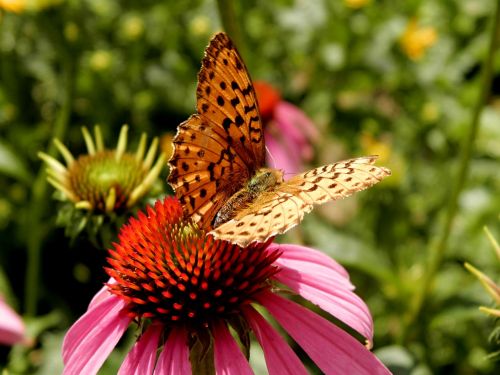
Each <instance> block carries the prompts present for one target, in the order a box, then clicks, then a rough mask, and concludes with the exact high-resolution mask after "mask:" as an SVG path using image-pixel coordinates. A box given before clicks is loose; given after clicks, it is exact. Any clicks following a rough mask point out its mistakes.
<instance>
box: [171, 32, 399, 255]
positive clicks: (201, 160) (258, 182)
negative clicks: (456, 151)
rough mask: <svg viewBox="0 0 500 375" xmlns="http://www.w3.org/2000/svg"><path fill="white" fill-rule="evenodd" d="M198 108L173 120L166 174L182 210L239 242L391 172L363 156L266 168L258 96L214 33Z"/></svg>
mask: <svg viewBox="0 0 500 375" xmlns="http://www.w3.org/2000/svg"><path fill="white" fill-rule="evenodd" d="M196 96H197V112H198V113H197V114H194V115H192V116H191V117H190V118H189V119H188V120H187V121H185V122H183V123H182V124H181V125H179V127H178V131H177V135H176V136H175V138H174V141H173V143H174V153H173V155H172V157H171V159H170V160H169V165H170V175H169V178H168V181H169V183H170V185H171V186H172V188H173V189H174V190H175V194H176V196H177V197H178V198H179V200H180V202H181V204H182V206H183V210H184V215H185V217H186V218H188V219H191V220H192V221H193V222H194V223H196V224H197V225H198V226H199V227H200V228H202V229H204V230H206V231H207V232H209V233H210V234H212V235H213V236H214V237H216V238H219V239H223V240H227V241H230V242H232V243H236V244H238V245H240V246H246V245H248V244H249V243H251V242H255V241H258V242H265V241H267V240H268V239H269V238H270V237H272V236H274V235H276V234H280V233H284V232H286V231H287V230H288V229H290V228H292V227H293V226H295V225H297V224H298V223H299V222H300V221H301V220H302V218H303V216H304V214H306V213H307V212H309V211H311V210H312V208H313V206H314V205H315V204H322V203H325V202H328V201H332V200H336V199H341V198H345V197H347V196H349V195H351V194H353V193H355V192H357V191H361V190H364V189H366V188H368V187H370V186H372V185H374V184H376V183H377V182H379V181H381V180H382V179H383V178H385V177H387V176H389V175H390V174H391V172H390V171H389V170H388V169H386V168H383V167H377V166H375V165H374V163H375V160H376V159H377V156H365V157H359V158H355V159H348V160H343V161H340V162H336V163H332V164H328V165H324V166H321V167H318V168H315V169H312V170H310V171H307V172H304V173H301V174H298V175H296V176H293V177H292V178H290V179H288V180H287V181H284V180H283V172H282V171H280V170H276V169H269V168H265V167H264V164H265V150H266V148H265V144H264V129H263V125H262V121H261V118H260V114H259V108H258V103H257V97H256V95H255V91H254V88H253V85H252V81H251V79H250V76H249V74H248V71H247V69H246V67H245V64H244V62H243V60H242V58H241V56H240V55H239V53H238V51H237V50H236V48H235V46H234V44H233V43H232V42H231V40H230V39H229V37H228V36H227V35H226V34H224V33H218V34H217V35H215V37H214V38H213V39H212V40H211V42H210V44H209V46H208V47H207V49H206V50H205V57H204V58H203V60H202V67H201V70H200V72H199V74H198V87H197V90H196Z"/></svg>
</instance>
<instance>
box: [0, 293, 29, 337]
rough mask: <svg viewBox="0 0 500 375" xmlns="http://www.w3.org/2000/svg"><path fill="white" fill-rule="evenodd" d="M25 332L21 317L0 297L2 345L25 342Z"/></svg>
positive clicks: (0, 335) (0, 334)
mask: <svg viewBox="0 0 500 375" xmlns="http://www.w3.org/2000/svg"><path fill="white" fill-rule="evenodd" d="M25 331H26V329H25V327H24V323H23V321H22V320H21V317H20V316H19V315H17V314H16V312H15V311H14V310H12V308H11V307H10V306H9V305H7V304H6V303H5V302H4V300H3V298H1V297H0V344H5V345H14V344H17V343H19V342H21V341H23V339H24V336H25Z"/></svg>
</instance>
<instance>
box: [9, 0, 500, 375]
mask: <svg viewBox="0 0 500 375" xmlns="http://www.w3.org/2000/svg"><path fill="white" fill-rule="evenodd" d="M21 3H24V2H21ZM2 4H3V2H2V1H0V6H1V5H2ZM25 4H28V5H26V7H22V9H20V10H19V12H10V11H7V10H5V9H3V10H2V9H0V249H1V250H0V265H1V269H2V271H0V272H3V273H5V280H6V281H5V284H6V285H5V287H3V288H2V293H3V294H6V295H7V299H8V300H9V302H11V303H12V305H14V306H15V307H17V309H18V311H20V312H26V306H27V305H29V303H30V301H29V298H30V297H29V293H26V291H25V288H26V282H27V281H26V280H28V279H29V276H28V277H27V278H26V280H25V277H26V276H27V275H26V272H30V271H29V270H28V271H27V268H26V264H27V262H28V261H29V260H30V257H32V255H33V251H27V249H28V247H29V246H31V248H32V249H35V251H39V253H40V256H41V257H40V262H39V263H37V262H35V263H37V264H35V266H36V267H38V269H39V270H40V275H39V277H38V278H37V277H35V279H38V284H37V285H38V288H39V290H38V293H35V294H34V295H35V296H36V295H37V294H38V297H39V298H37V301H35V306H36V314H34V316H30V317H27V318H26V321H27V323H28V326H29V329H30V334H31V335H32V337H34V338H35V343H34V344H33V347H30V348H22V347H15V348H14V349H12V351H10V352H9V350H8V349H7V348H0V367H1V366H2V365H8V367H9V369H10V370H11V371H12V372H13V373H37V374H53V373H57V372H60V369H61V363H60V342H61V339H62V336H63V335H64V332H65V330H66V329H67V328H68V327H69V326H70V325H71V323H72V322H74V321H75V319H76V318H77V317H78V316H80V315H81V314H82V313H83V311H84V310H85V309H86V306H87V304H88V302H89V301H90V298H91V296H92V295H93V294H94V293H95V292H96V291H97V290H98V288H100V286H101V285H102V283H103V282H105V281H106V276H105V274H104V271H103V270H102V266H103V265H104V264H105V257H106V253H105V251H103V250H102V249H98V248H95V247H94V246H93V245H92V243H91V242H90V241H89V240H88V239H85V238H82V239H80V241H78V242H77V243H75V244H73V245H71V246H70V245H69V243H68V240H67V238H66V237H65V236H64V232H63V230H62V229H59V228H57V226H56V216H57V209H58V204H57V202H56V201H55V200H53V199H51V197H50V196H51V194H52V193H53V189H52V188H50V187H47V186H46V184H45V182H44V179H45V176H44V174H43V173H44V171H43V169H44V167H43V166H42V163H41V161H40V160H39V159H38V158H37V157H36V155H37V152H38V151H39V150H44V151H48V152H52V153H54V150H53V146H51V142H52V138H53V137H54V136H55V135H57V136H58V137H60V138H61V139H62V140H63V141H64V143H65V144H66V145H67V146H68V147H69V148H70V149H71V150H72V151H73V152H74V153H75V154H76V155H78V153H79V152H83V149H84V142H83V139H82V137H81V135H80V127H81V126H82V125H87V126H91V125H94V124H100V125H101V127H102V129H103V135H104V138H105V139H106V140H107V141H108V143H112V140H113V139H115V138H114V137H117V135H118V131H119V128H120V126H121V125H122V124H123V123H128V124H129V125H130V127H131V131H130V137H131V138H133V137H136V141H137V140H138V137H139V135H140V133H141V132H142V131H147V132H148V133H149V134H150V136H153V135H158V136H163V135H165V134H168V133H172V132H174V131H175V128H176V126H177V125H178V124H179V123H180V122H181V121H183V120H184V119H186V118H187V117H188V116H189V115H190V114H191V113H193V112H194V108H195V91H196V74H197V71H198V69H199V66H200V59H201V57H202V52H203V50H204V47H205V46H206V45H207V43H208V40H209V39H210V37H211V35H212V34H213V33H214V32H215V31H217V30H220V29H221V24H220V21H219V14H218V11H217V7H216V3H215V1H209V0H206V1H202V0H197V1H184V2H182V1H168V0H166V1H162V2H158V1H152V0H146V1H142V2H133V1H120V2H119V1H100V0H66V1H63V0H61V1H56V2H54V1H40V2H35V1H33V2H29V1H28V2H27V3H25ZM494 5H495V2H494V1H493V0H444V1H433V0H412V1H405V2H400V1H391V0H385V1H375V0H373V1H354V0H350V1H349V0H344V1H335V0H317V1H310V2H309V1H302V0H279V1H274V2H267V1H261V0H253V1H248V2H243V1H242V2H238V3H236V4H235V6H236V11H237V15H238V21H239V24H240V27H241V31H242V35H243V41H242V43H243V44H244V45H242V46H241V48H240V49H241V50H242V53H243V54H244V58H245V61H246V63H247V66H248V68H249V70H250V72H251V74H252V77H253V78H254V79H264V80H267V81H268V82H270V83H272V84H273V85H275V86H276V87H278V88H279V89H280V90H281V92H282V94H283V96H284V97H285V98H286V99H287V100H288V101H290V102H293V103H295V104H296V105H298V106H300V107H301V108H302V109H303V110H304V111H305V112H306V113H308V115H309V116H310V117H311V118H312V119H313V120H314V121H315V123H316V124H317V126H318V128H319V129H320V131H321V133H322V137H321V141H320V142H318V143H317V144H316V145H315V149H316V160H315V162H314V165H320V164H323V163H328V162H331V161H333V160H337V159H340V158H343V157H351V156H357V155H362V154H370V153H375V154H380V155H381V158H380V160H381V162H380V164H382V165H385V166H387V167H389V168H391V169H392V171H393V176H392V177H391V178H389V179H387V181H386V182H383V183H382V184H380V185H379V186H376V187H375V188H373V189H370V190H369V191H367V192H364V193H361V194H358V196H355V197H352V198H349V199H348V200H346V201H342V202H338V203H334V204H331V205H327V206H325V207H322V208H321V209H318V210H316V212H315V213H314V214H311V215H309V216H308V217H307V218H306V219H305V220H304V223H303V225H301V226H300V228H299V229H297V230H295V231H293V232H291V233H290V234H288V235H287V236H286V237H284V238H283V239H280V240H282V241H284V242H292V241H293V242H297V241H302V242H304V243H305V244H308V245H310V246H313V247H315V248H318V249H321V250H323V251H325V252H326V253H328V254H329V255H331V256H332V257H334V258H335V259H336V260H338V261H339V262H340V263H342V264H343V265H345V266H346V267H347V268H348V270H349V271H350V273H351V276H352V278H353V281H354V284H355V285H356V286H357V292H358V294H359V295H360V296H361V297H362V298H363V299H365V300H366V301H367V303H368V305H369V307H370V309H371V311H372V313H373V315H374V319H375V333H376V337H375V351H376V353H378V354H379V355H380V357H381V358H382V359H383V360H384V361H385V363H387V364H388V365H390V366H391V369H392V370H393V371H394V372H395V373H397V374H431V373H432V374H434V373H436V374H449V373H454V374H493V373H498V372H497V371H499V369H500V367H499V365H498V363H497V362H494V361H492V360H490V359H488V358H487V355H488V353H490V352H493V351H495V350H498V339H496V342H491V343H490V342H489V341H488V336H489V335H490V333H491V332H492V331H493V330H494V326H495V322H494V320H493V319H491V318H488V317H485V316H483V315H482V314H481V313H480V312H479V311H478V309H477V307H478V306H479V305H485V306H488V305H491V300H490V299H489V297H488V296H487V294H486V293H485V292H484V291H483V290H482V289H481V286H480V284H479V283H478V282H477V281H476V280H475V278H474V277H473V276H472V275H470V274H469V273H468V272H466V271H465V270H464V268H463V262H464V261H468V262H470V263H473V264H474V265H475V266H476V267H478V268H479V269H482V270H483V271H484V272H485V273H487V274H489V275H490V276H492V277H495V276H496V277H497V279H498V275H499V274H500V272H499V269H498V262H496V260H495V258H494V255H493V254H492V252H491V251H490V248H489V244H488V240H487V238H486V237H485V236H484V234H483V233H482V230H481V229H482V227H483V226H485V225H487V226H488V227H489V228H490V230H491V231H492V232H493V234H494V235H495V237H497V238H499V237H500V226H499V221H498V215H499V213H500V195H499V194H498V191H499V188H500V174H499V173H498V169H499V158H500V125H499V124H500V54H497V56H496V59H495V63H494V71H495V75H494V79H493V87H492V95H491V96H490V97H489V98H488V101H487V103H486V106H485V108H484V111H483V113H482V117H481V129H480V133H479V135H478V138H477V140H476V142H475V146H476V147H475V150H474V155H473V158H472V160H471V169H470V174H469V179H468V181H467V183H466V187H465V190H464V191H463V193H462V194H461V196H460V200H459V212H458V215H457V217H456V219H455V220H454V223H453V227H452V233H451V237H450V242H449V246H448V251H447V253H446V257H445V260H444V262H443V263H442V264H441V267H440V269H439V273H438V275H437V277H436V278H435V279H434V282H433V283H432V286H431V289H430V292H429V295H428V296H427V298H426V300H425V304H424V306H423V310H422V311H421V313H420V314H419V316H418V319H417V321H415V322H414V323H413V324H412V326H411V327H405V326H404V324H405V318H406V316H407V314H408V309H409V306H410V305H411V303H412V299H413V298H414V295H415V293H416V289H417V288H418V287H419V286H420V284H421V278H422V275H423V273H424V271H425V267H426V262H427V261H428V257H429V252H428V250H429V247H430V244H431V243H432V241H433V240H434V239H435V238H436V235H437V233H438V232H439V231H440V230H442V220H443V212H444V210H445V207H446V205H447V204H448V198H449V196H450V192H451V190H452V184H454V183H455V182H454V181H455V180H454V178H456V172H457V162H458V155H459V153H460V151H461V148H462V142H463V138H464V137H465V135H466V134H467V133H466V131H467V127H468V126H469V125H470V121H471V117H472V108H473V107H474V105H475V102H476V101H477V96H478V93H479V90H480V87H479V70H480V69H479V68H480V65H481V62H482V60H483V59H484V56H485V55H486V50H487V48H488V32H487V31H488V26H489V25H490V21H491V20H490V18H491V16H492V14H493V13H494V12H493V9H494ZM412 22H414V25H416V28H417V29H416V31H415V30H414V32H413V34H412V35H410V37H408V34H406V35H407V38H403V36H404V35H405V32H407V33H408V27H409V25H410V24H411V23H412ZM418 30H420V33H419V32H418ZM410 31H411V30H410ZM415 32H416V34H415ZM402 38H403V39H402ZM403 40H404V41H403ZM405 43H410V45H409V46H408V44H406V45H405ZM415 49H417V52H416V53H417V55H419V54H420V55H421V56H417V57H415V54H413V55H412V54H411V53H409V52H408V51H414V53H415ZM419 49H420V50H419ZM37 176H38V177H37ZM165 177H166V172H164V175H163V178H165ZM165 188H166V186H165ZM32 235H36V237H35V238H36V239H37V243H36V244H35V245H33V244H31V245H29V244H28V242H29V237H30V236H32ZM37 247H38V249H37ZM35 275H36V274H35ZM7 280H8V282H7ZM31 303H33V301H31ZM28 310H29V309H28ZM31 315H33V314H31ZM403 332H407V334H404V333H403ZM497 332H498V330H497ZM497 336H498V335H497ZM124 350H125V349H124ZM120 355H121V353H119V351H116V352H115V353H114V355H113V357H112V358H110V360H109V361H108V364H107V365H106V368H105V369H104V370H103V373H114V372H116V368H117V366H119V363H120V358H121V357H120ZM256 356H257V359H256V360H257V361H259V357H258V353H257V354H256ZM260 360H261V361H262V359H261V358H260Z"/></svg>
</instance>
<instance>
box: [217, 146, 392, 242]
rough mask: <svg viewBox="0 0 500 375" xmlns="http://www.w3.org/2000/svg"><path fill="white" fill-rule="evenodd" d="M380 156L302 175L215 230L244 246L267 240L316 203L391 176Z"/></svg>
mask: <svg viewBox="0 0 500 375" xmlns="http://www.w3.org/2000/svg"><path fill="white" fill-rule="evenodd" d="M376 158H377V157H376V156H369V157H361V158H356V159H349V160H345V161H341V162H337V163H334V164H330V165H325V166H322V167H319V168H315V169H312V170H310V171H308V172H305V173H302V174H298V175H296V176H294V177H292V178H291V179H290V180H288V181H285V182H283V183H281V184H278V185H276V186H275V187H274V189H272V190H270V191H266V192H264V193H262V194H260V195H259V196H258V197H257V199H256V200H255V201H253V202H252V204H251V205H250V206H248V207H247V208H246V209H243V210H241V211H240V212H238V213H237V215H236V216H235V217H234V218H233V219H232V220H229V221H228V222H226V223H224V224H222V225H220V226H218V227H217V228H215V229H214V230H212V232H211V233H212V234H213V235H214V237H215V238H219V239H223V240H228V241H231V242H233V243H236V244H238V245H240V246H246V245H248V244H249V243H251V242H254V241H258V242H265V241H266V240H267V239H269V238H270V237H272V236H274V235H276V234H280V233H284V232H286V231H287V230H288V229H290V228H292V227H294V226H295V225H297V224H298V223H299V222H300V221H301V220H302V218H303V216H304V214H306V213H308V212H310V211H311V210H312V208H313V205H314V204H321V203H325V202H329V201H332V200H337V199H341V198H345V197H347V196H349V195H351V194H353V193H355V192H357V191H360V190H364V189H366V188H368V187H370V186H372V185H374V184H376V183H377V182H379V181H381V180H382V179H383V178H384V177H387V176H389V175H390V173H391V172H390V171H389V170H388V169H386V168H381V167H377V166H374V165H373V163H374V162H375V160H376Z"/></svg>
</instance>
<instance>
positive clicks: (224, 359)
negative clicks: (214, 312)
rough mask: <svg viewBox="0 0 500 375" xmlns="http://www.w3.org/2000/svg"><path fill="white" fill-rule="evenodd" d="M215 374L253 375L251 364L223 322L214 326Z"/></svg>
mask: <svg viewBox="0 0 500 375" xmlns="http://www.w3.org/2000/svg"><path fill="white" fill-rule="evenodd" d="M213 333H214V351H215V373H216V374H217V375H251V374H253V371H252V369H251V368H250V364H249V363H248V361H247V359H246V358H245V356H244V355H243V353H242V352H241V350H240V348H239V347H238V344H237V343H236V341H234V339H233V336H231V334H230V333H229V330H228V329H227V326H226V324H225V323H223V322H217V323H215V324H214V332H213Z"/></svg>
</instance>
